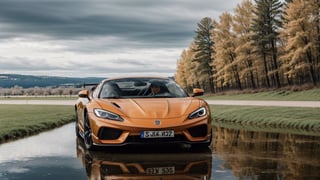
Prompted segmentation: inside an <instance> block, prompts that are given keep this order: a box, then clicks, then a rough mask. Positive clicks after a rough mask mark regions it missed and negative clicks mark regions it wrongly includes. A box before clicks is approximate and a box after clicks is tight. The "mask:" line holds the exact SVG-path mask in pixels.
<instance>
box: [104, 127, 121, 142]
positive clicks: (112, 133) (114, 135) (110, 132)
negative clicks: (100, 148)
mask: <svg viewBox="0 0 320 180" xmlns="http://www.w3.org/2000/svg"><path fill="white" fill-rule="evenodd" d="M121 134H122V130H119V129H114V128H107V127H103V128H100V130H99V133H98V137H99V139H102V140H113V139H118V138H119V137H120V135H121Z"/></svg>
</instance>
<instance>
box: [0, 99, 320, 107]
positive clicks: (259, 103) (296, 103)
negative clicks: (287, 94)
mask: <svg viewBox="0 0 320 180" xmlns="http://www.w3.org/2000/svg"><path fill="white" fill-rule="evenodd" d="M75 102H76V101H75V100H0V104H39V105H74V103H75ZM207 102H208V103H209V104H211V105H238V106H284V107H320V101H247V100H207Z"/></svg>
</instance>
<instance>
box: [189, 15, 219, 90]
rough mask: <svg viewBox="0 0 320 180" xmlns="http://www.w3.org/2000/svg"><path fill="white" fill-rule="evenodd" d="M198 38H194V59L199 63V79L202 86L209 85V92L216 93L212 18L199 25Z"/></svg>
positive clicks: (202, 21)
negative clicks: (212, 63)
mask: <svg viewBox="0 0 320 180" xmlns="http://www.w3.org/2000/svg"><path fill="white" fill-rule="evenodd" d="M197 25H198V27H197V29H196V31H195V32H196V37H195V38H194V43H195V46H196V47H195V48H194V49H193V51H194V52H195V58H194V59H193V60H194V61H195V62H197V64H198V67H197V70H198V72H199V74H198V79H199V81H200V83H201V85H202V86H203V87H204V88H205V85H206V84H208V85H209V90H210V91H211V92H212V93H213V92H215V87H214V83H213V70H214V69H213V66H211V62H212V59H211V57H212V53H213V45H214V42H213V41H212V38H211V31H212V30H213V29H214V26H213V22H212V20H211V18H209V17H205V18H203V19H201V21H200V22H199V23H198V24H197Z"/></svg>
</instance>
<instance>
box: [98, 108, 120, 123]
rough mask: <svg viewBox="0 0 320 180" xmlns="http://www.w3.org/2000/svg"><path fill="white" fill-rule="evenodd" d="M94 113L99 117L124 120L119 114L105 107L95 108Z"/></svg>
mask: <svg viewBox="0 0 320 180" xmlns="http://www.w3.org/2000/svg"><path fill="white" fill-rule="evenodd" d="M94 114H95V115H96V116H97V117H99V118H104V119H111V120H116V121H123V119H122V118H121V117H120V116H119V115H118V114H114V113H112V112H109V111H106V110H103V109H94Z"/></svg>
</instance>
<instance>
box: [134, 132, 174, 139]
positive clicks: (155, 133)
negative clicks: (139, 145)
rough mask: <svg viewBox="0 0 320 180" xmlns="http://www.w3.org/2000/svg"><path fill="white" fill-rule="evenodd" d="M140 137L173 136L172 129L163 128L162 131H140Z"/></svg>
mask: <svg viewBox="0 0 320 180" xmlns="http://www.w3.org/2000/svg"><path fill="white" fill-rule="evenodd" d="M140 137H141V138H164V137H174V131H173V130H163V131H141V133H140Z"/></svg>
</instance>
